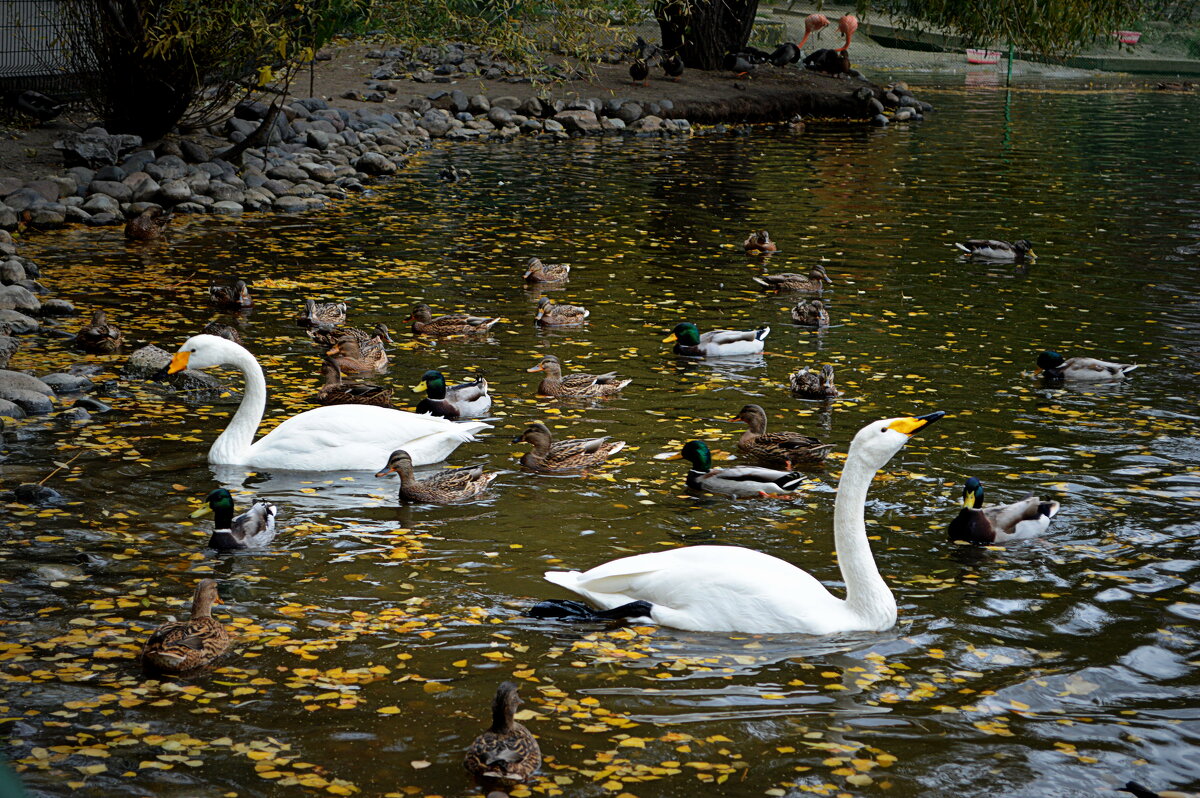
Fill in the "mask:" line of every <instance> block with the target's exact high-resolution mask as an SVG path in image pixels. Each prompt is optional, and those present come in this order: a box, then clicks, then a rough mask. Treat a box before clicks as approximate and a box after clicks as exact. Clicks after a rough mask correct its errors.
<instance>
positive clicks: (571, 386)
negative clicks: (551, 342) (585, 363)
mask: <svg viewBox="0 0 1200 798" xmlns="http://www.w3.org/2000/svg"><path fill="white" fill-rule="evenodd" d="M526 371H541V372H544V373H545V374H546V376H545V377H543V378H542V381H541V383H540V384H539V385H538V389H537V392H538V394H539V395H540V396H577V397H593V396H614V395H616V394H618V393H620V391H621V389H622V388H624V387H625V386H626V385H628V384H629V383H631V382H633V380H622V379H618V377H617V372H615V371H610V372H608V373H607V374H568V375H567V376H565V377H564V376H563V373H562V364H561V363H559V362H558V358H556V357H555V356H554V355H546V356H545V357H543V358H542V361H541V362H540V363H538V364H537V365H536V366H533V367H532V368H529V369H526Z"/></svg>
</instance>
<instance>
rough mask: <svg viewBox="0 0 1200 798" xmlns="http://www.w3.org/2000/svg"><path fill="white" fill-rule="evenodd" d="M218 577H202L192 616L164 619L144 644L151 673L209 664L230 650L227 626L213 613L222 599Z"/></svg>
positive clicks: (196, 668) (183, 670)
mask: <svg viewBox="0 0 1200 798" xmlns="http://www.w3.org/2000/svg"><path fill="white" fill-rule="evenodd" d="M219 602H220V597H219V596H218V595H217V582H216V580H215V579H201V580H200V583H199V584H197V585H196V592H195V595H194V596H193V598H192V617H191V618H189V619H188V620H186V621H170V622H168V623H164V624H163V625H162V626H160V627H158V629H156V630H155V631H154V634H152V635H150V639H149V640H147V641H146V645H145V646H143V648H142V667H143V668H144V669H145V670H146V671H147V672H150V673H163V674H172V675H178V674H187V673H194V672H196V671H199V670H202V669H204V668H207V667H209V666H211V665H212V664H213V662H215V661H216V660H217V658H218V657H220V656H221V655H222V654H224V653H225V652H226V651H228V650H229V645H230V642H231V640H230V637H229V632H227V631H225V627H224V626H222V625H221V624H220V623H219V622H218V621H216V620H215V619H214V618H213V617H212V605H213V604H214V603H219Z"/></svg>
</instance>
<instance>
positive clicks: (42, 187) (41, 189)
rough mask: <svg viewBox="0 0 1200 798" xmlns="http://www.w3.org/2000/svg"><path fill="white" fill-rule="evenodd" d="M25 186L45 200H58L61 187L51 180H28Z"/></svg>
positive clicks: (60, 194)
mask: <svg viewBox="0 0 1200 798" xmlns="http://www.w3.org/2000/svg"><path fill="white" fill-rule="evenodd" d="M25 188H27V189H29V190H30V191H35V192H37V193H38V194H39V195H41V197H42V199H44V200H46V202H58V198H59V197H61V196H62V193H61V191H60V189H61V187H60V186H59V185H58V183H56V182H54V181H53V180H30V181H29V182H28V183H26V184H25ZM9 207H12V206H11V205H10V206H9Z"/></svg>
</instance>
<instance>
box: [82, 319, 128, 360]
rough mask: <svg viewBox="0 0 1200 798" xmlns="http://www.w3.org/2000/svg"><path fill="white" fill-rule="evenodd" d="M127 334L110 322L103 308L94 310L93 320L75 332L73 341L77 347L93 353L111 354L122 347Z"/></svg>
mask: <svg viewBox="0 0 1200 798" xmlns="http://www.w3.org/2000/svg"><path fill="white" fill-rule="evenodd" d="M124 340H125V335H124V333H122V332H121V331H120V330H119V329H117V326H116V325H115V324H109V323H108V316H107V315H106V314H105V313H104V311H103V310H96V311H92V320H91V321H90V322H88V323H87V324H85V325H83V327H81V328H80V329H79V332H77V333H75V338H74V339H73V341H72V343H73V344H74V345H75V347H76V348H77V349H82V350H83V351H84V352H90V353H91V354H93V355H111V354H112V353H113V352H116V351H117V350H118V349H120V348H121V342H122V341H124Z"/></svg>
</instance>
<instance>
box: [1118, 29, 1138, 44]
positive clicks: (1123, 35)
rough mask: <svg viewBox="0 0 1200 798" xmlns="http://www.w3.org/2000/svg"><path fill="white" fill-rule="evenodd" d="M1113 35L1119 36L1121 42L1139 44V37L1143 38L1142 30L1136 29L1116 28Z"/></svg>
mask: <svg viewBox="0 0 1200 798" xmlns="http://www.w3.org/2000/svg"><path fill="white" fill-rule="evenodd" d="M1113 36H1116V37H1117V41H1119V42H1120V43H1121V44H1137V43H1138V39H1140V38H1142V32H1141V31H1136V30H1115V31H1113Z"/></svg>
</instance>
